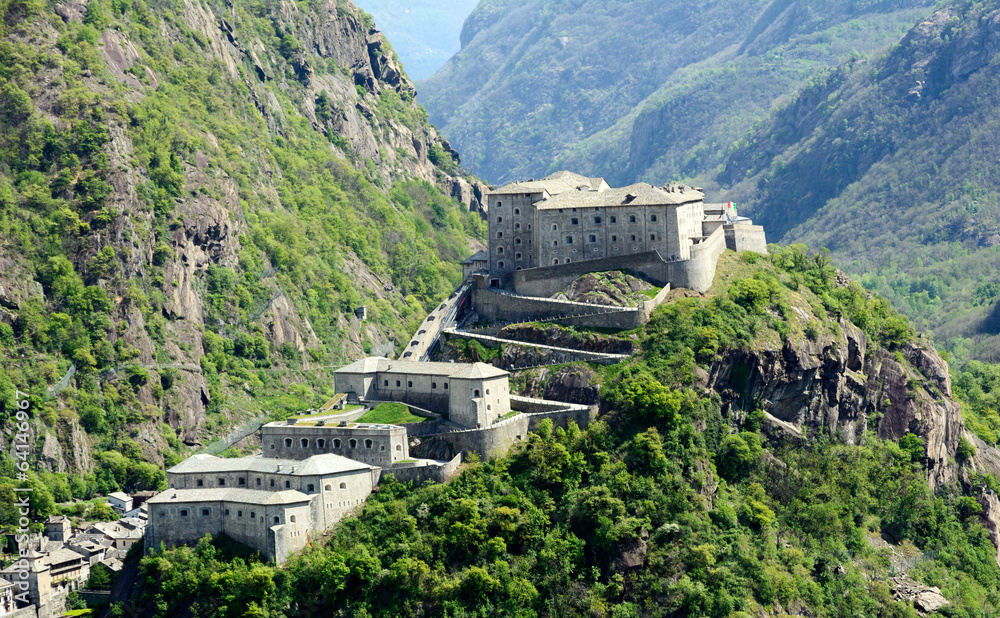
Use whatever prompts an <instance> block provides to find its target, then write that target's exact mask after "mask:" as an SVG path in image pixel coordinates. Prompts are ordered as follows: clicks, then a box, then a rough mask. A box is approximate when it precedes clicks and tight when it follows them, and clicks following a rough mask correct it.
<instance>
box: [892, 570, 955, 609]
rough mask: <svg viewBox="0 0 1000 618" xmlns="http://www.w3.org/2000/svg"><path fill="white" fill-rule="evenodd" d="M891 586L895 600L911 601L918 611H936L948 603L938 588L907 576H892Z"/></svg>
mask: <svg viewBox="0 0 1000 618" xmlns="http://www.w3.org/2000/svg"><path fill="white" fill-rule="evenodd" d="M891 587H892V593H893V596H895V597H896V600H899V601H911V602H912V603H913V607H914V608H915V609H916V610H917V611H918V612H922V613H930V612H936V611H937V610H939V609H941V608H942V607H944V606H945V605H949V604H950V603H949V602H948V599H946V598H944V596H942V595H941V590H940V589H939V588H937V587H930V586H925V585H923V584H921V583H920V582H917V581H914V580H912V579H910V578H909V577H894V578H893V579H892V582H891Z"/></svg>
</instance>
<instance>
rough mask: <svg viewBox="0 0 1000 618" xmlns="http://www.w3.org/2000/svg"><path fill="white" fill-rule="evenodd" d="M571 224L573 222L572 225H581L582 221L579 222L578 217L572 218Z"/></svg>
mask: <svg viewBox="0 0 1000 618" xmlns="http://www.w3.org/2000/svg"><path fill="white" fill-rule="evenodd" d="M570 222H571V223H572V224H573V225H580V220H579V219H577V218H576V217H573V218H572V219H571V220H570Z"/></svg>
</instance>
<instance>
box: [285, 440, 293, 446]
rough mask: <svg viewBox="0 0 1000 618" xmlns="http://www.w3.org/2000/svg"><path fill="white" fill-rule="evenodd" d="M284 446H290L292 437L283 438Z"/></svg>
mask: <svg viewBox="0 0 1000 618" xmlns="http://www.w3.org/2000/svg"><path fill="white" fill-rule="evenodd" d="M285 448H292V439H291V438H285Z"/></svg>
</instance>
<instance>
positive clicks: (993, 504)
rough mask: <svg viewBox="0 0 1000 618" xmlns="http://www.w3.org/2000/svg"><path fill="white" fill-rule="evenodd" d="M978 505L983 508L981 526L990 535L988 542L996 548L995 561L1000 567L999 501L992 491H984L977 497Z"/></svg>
mask: <svg viewBox="0 0 1000 618" xmlns="http://www.w3.org/2000/svg"><path fill="white" fill-rule="evenodd" d="M979 504H980V505H982V507H983V525H984V526H986V530H987V531H988V532H989V533H990V540H991V541H993V545H994V546H995V547H996V548H997V555H996V561H997V566H1000V499H998V498H997V495H996V493H994V492H992V491H984V492H983V494H982V495H981V496H979Z"/></svg>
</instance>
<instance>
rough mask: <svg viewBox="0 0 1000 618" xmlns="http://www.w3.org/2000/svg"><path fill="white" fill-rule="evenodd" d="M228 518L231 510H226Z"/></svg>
mask: <svg viewBox="0 0 1000 618" xmlns="http://www.w3.org/2000/svg"><path fill="white" fill-rule="evenodd" d="M226 517H229V509H226Z"/></svg>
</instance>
